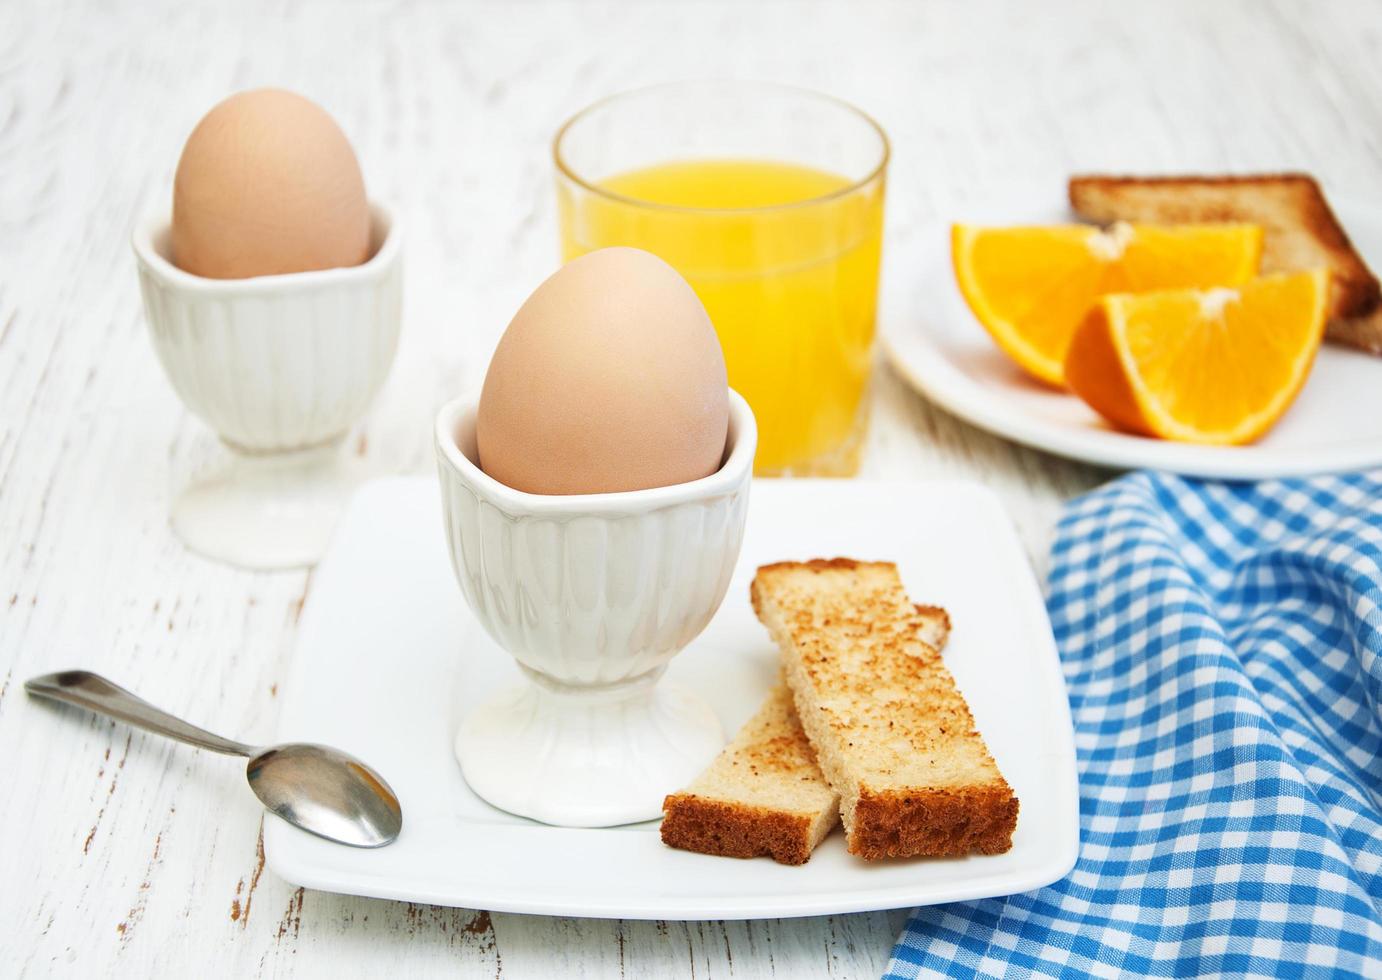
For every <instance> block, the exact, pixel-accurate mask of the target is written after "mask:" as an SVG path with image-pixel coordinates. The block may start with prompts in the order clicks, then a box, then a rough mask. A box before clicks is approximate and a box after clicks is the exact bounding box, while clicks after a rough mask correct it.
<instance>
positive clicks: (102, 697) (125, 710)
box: [24, 670, 256, 756]
mask: <svg viewBox="0 0 1382 980" xmlns="http://www.w3.org/2000/svg"><path fill="white" fill-rule="evenodd" d="M24 690H26V691H28V692H29V693H30V694H32V695H34V696H35V697H40V698H48V699H50V700H52V701H61V702H63V703H64V704H74V705H76V706H77V707H79V708H85V709H86V710H88V711H94V712H96V713H97V714H98V715H106V716H107V717H110V718H116V719H118V720H120V721H123V722H127V723H129V724H131V725H134V726H135V727H136V728H143V729H144V730H145V731H150V732H154V733H156V734H159V735H166V736H168V737H169V738H175V739H177V740H178V741H179V742H186V743H187V744H188V745H195V746H198V747H199V748H203V749H210V750H211V751H212V752H223V753H225V754H226V755H243V756H251V755H254V753H255V751H256V750H255V749H254V748H252V747H250V746H248V745H242V744H241V743H239V742H233V741H231V740H230V739H228V738H221V736H219V735H213V734H211V732H208V731H206V730H204V729H201V728H198V727H197V726H196V725H189V724H188V723H187V722H185V721H183V720H182V719H181V718H174V717H173V716H172V715H170V714H168V712H166V711H163V710H161V709H159V708H155V707H154V706H153V705H151V704H150V703H149V702H147V701H145V700H144V699H143V698H139V697H136V696H135V695H133V694H131V693H130V692H129V691H127V690H125V689H124V688H123V687H120V686H119V685H117V684H112V683H111V682H110V681H108V680H106V679H105V678H104V677H102V676H100V675H99V674H93V673H91V672H90V671H89V670H63V671H59V672H58V673H56V674H44V675H43V676H42V677H34V678H32V679H30V680H28V681H25V682H24Z"/></svg>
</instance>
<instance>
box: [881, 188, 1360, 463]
mask: <svg viewBox="0 0 1382 980" xmlns="http://www.w3.org/2000/svg"><path fill="white" fill-rule="evenodd" d="M1050 199H1051V195H1050V193H1049V188H1048V189H1047V192H1046V193H1045V194H1044V195H1042V196H1040V197H1028V198H1027V203H1026V204H1025V205H1018V206H1016V207H1008V208H1005V209H1004V208H991V207H986V208H985V209H984V213H983V214H982V215H965V216H964V218H963V219H962V220H966V221H970V220H975V221H982V222H985V223H990V224H1005V225H1015V224H1052V223H1057V222H1062V221H1070V220H1073V219H1072V216H1071V215H1070V213H1069V211H1068V210H1067V209H1066V208H1065V207H1064V206H1063V205H1060V204H1051V205H1050V206H1046V207H1041V206H1036V207H1034V206H1033V205H1032V204H1031V201H1032V200H1038V201H1040V200H1050ZM1331 203H1333V205H1334V207H1335V213H1336V214H1337V215H1338V217H1339V220H1340V221H1341V222H1342V223H1343V225H1344V228H1345V229H1346V230H1347V232H1348V234H1349V237H1350V238H1351V239H1352V241H1353V243H1354V245H1355V247H1357V248H1358V250H1359V251H1360V252H1361V253H1362V255H1363V257H1364V258H1365V259H1366V260H1368V262H1369V263H1370V264H1371V265H1372V267H1373V268H1374V269H1377V268H1382V210H1379V209H1378V208H1377V207H1375V206H1368V205H1367V204H1363V203H1359V202H1357V201H1351V200H1349V199H1347V198H1340V199H1337V200H1336V199H1334V198H1331ZM888 246H889V247H888V251H887V258H886V260H885V262H886V264H885V268H884V275H883V288H882V295H881V297H880V308H879V326H880V332H881V336H882V341H883V345H884V348H885V349H886V350H887V352H888V356H889V358H890V359H891V360H892V363H893V365H894V366H895V367H896V368H897V370H898V372H899V373H900V374H901V375H902V376H903V377H904V378H906V379H907V380H908V381H909V382H910V383H911V384H912V385H913V386H915V387H916V389H917V390H918V391H920V392H921V393H922V394H923V395H925V396H926V397H927V398H929V399H930V400H931V401H933V402H935V403H936V404H937V405H939V406H940V407H942V408H944V409H945V410H946V411H948V412H951V413H952V414H954V415H958V416H959V417H960V418H962V419H965V420H966V421H968V422H971V423H973V424H974V425H977V426H979V427H981V428H984V429H987V430H989V431H990V432H994V433H996V434H998V435H1001V436H1006V437H1007V438H1009V439H1013V440H1015V441H1017V442H1021V443H1025V444H1026V445H1028V446H1033V447H1035V448H1037V449H1044V450H1046V451H1047V452H1050V453H1055V454H1056V455H1059V456H1067V457H1069V458H1071V459H1079V460H1084V461H1085V462H1088V463H1094V464H1097V465H1101V466H1113V467H1119V468H1148V469H1155V470H1166V471H1170V472H1173V473H1182V474H1185V475H1187V476H1204V477H1218V478H1225V479H1266V478H1271V477H1280V476H1291V475H1296V474H1304V473H1325V472H1338V471H1340V470H1350V469H1360V468H1363V467H1368V466H1377V465H1382V358H1378V357H1374V356H1372V355H1370V354H1364V353H1361V352H1358V351H1355V350H1351V349H1348V348H1344V347H1339V346H1335V345H1334V344H1328V343H1327V344H1325V345H1324V346H1323V347H1322V348H1321V350H1320V353H1319V357H1318V358H1317V359H1316V361H1315V367H1314V370H1313V371H1312V372H1311V375H1310V378H1309V380H1308V381H1306V384H1305V388H1304V389H1303V390H1302V391H1301V393H1300V396H1299V398H1297V400H1296V403H1295V404H1294V405H1293V406H1292V407H1291V409H1290V410H1289V411H1288V412H1287V413H1286V415H1285V416H1284V417H1283V418H1282V420H1281V421H1280V422H1279V423H1277V425H1276V427H1275V428H1273V429H1272V430H1271V431H1270V432H1269V433H1267V435H1266V436H1265V437H1264V438H1263V439H1262V440H1261V441H1259V442H1258V443H1256V444H1254V445H1251V446H1227V447H1220V446H1195V445H1187V444H1184V443H1175V442H1163V441H1161V440H1157V439H1149V438H1145V437H1142V436H1135V435H1128V434H1126V433H1122V432H1118V431H1116V430H1115V429H1113V428H1111V427H1110V426H1109V425H1108V424H1107V423H1105V422H1104V421H1103V420H1102V419H1101V418H1100V417H1099V416H1098V415H1096V414H1095V413H1094V412H1093V411H1092V410H1091V409H1090V408H1089V407H1088V406H1086V405H1085V404H1084V402H1082V401H1080V399H1078V398H1076V397H1075V396H1074V395H1071V394H1066V393H1063V392H1059V391H1054V390H1052V389H1049V388H1047V387H1045V386H1043V385H1041V384H1040V383H1038V382H1036V381H1033V380H1031V379H1029V378H1028V377H1027V376H1026V375H1025V374H1023V373H1022V371H1021V370H1020V369H1019V368H1018V367H1017V365H1015V364H1014V363H1013V362H1012V361H1010V360H1009V359H1008V357H1007V356H1006V355H1005V354H1003V352H1002V351H1000V350H999V349H998V347H997V346H996V345H995V344H994V343H993V341H992V340H990V339H989V336H988V334H987V333H986V332H985V330H984V328H983V327H982V326H981V325H980V324H979V321H977V320H976V319H975V318H974V316H973V314H971V313H970V312H969V308H968V307H967V306H966V305H965V302H964V299H963V297H962V296H961V295H960V291H959V289H958V287H957V286H956V285H955V277H954V275H953V273H952V272H951V265H950V235H949V227H948V226H930V227H927V228H924V229H922V230H920V231H919V232H918V233H917V234H915V235H912V236H910V237H909V238H907V239H906V240H904V241H901V242H898V241H890V242H889V243H888Z"/></svg>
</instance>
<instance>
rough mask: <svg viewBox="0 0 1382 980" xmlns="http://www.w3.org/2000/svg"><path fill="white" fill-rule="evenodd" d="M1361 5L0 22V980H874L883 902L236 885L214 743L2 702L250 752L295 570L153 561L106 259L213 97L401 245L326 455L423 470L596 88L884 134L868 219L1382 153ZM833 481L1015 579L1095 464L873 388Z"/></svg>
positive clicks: (523, 279)
mask: <svg viewBox="0 0 1382 980" xmlns="http://www.w3.org/2000/svg"><path fill="white" fill-rule="evenodd" d="M1379 55H1382V15H1379V8H1377V6H1376V5H1375V4H1370V3H1367V2H1363V0H1360V2H1336V3H1329V4H1312V5H1309V6H1308V7H1307V6H1306V5H1304V4H1292V3H1287V2H1280V3H1260V2H1253V0H1233V2H1227V0H1226V2H1220V3H1214V4H1203V3H1199V2H1197V0H1171V2H1158V3H1145V4H1138V5H1132V4H1116V5H1115V4H1105V3H1101V2H1097V0H1087V2H1072V3H1064V2H1063V3H1045V4H1027V3H1022V2H1011V3H1004V2H989V0H984V2H976V3H966V4H951V3H890V2H860V3H848V4H846V3H830V4H818V3H764V4H745V3H738V2H675V3H659V4H637V3H633V2H623V3H614V2H610V3H588V4H575V3H553V2H540V0H539V2H529V3H512V4H510V3H468V4H449V5H442V4H427V3H406V2H402V3H387V4H385V3H360V4H351V5H345V4H337V3H328V2H306V3H300V4H290V3H270V2H263V0H252V2H243V3H236V4H217V5H209V4H208V5H198V4H189V3H176V2H161V3H141V4H134V3H129V4H123V5H111V4H98V3H95V2H77V0H51V2H50V0H17V2H16V0H10V2H8V3H3V4H0V772H3V773H4V774H5V790H4V792H3V793H0V827H3V829H4V831H5V832H6V835H5V836H6V846H5V847H4V848H0V882H3V886H0V962H3V963H4V964H6V965H5V967H4V968H3V970H0V972H4V973H6V974H12V973H13V972H15V971H17V972H19V973H20V974H21V975H25V976H36V977H38V976H49V975H56V976H94V975H102V974H120V975H140V976H143V975H160V976H176V975H236V976H248V975H273V976H326V975H329V976H332V977H344V976H357V975H361V976H362V975H370V974H378V973H382V972H385V971H388V972H389V973H391V974H393V975H397V976H420V975H428V974H433V973H439V972H442V971H443V970H444V971H446V972H448V973H450V974H452V975H460V976H477V977H501V978H513V977H551V976H582V975H584V976H592V977H605V976H628V977H649V976H676V977H692V976H693V977H697V978H721V977H730V976H734V977H747V978H753V977H793V978H797V977H816V976H821V977H825V976H831V977H869V976H876V975H877V974H878V973H879V972H880V971H881V970H882V968H883V966H884V964H885V963H886V961H887V955H888V951H889V947H890V945H891V943H892V941H893V938H894V936H895V934H896V931H897V929H898V928H899V926H900V925H901V923H902V921H903V918H904V917H905V913H904V912H888V913H875V914H863V915H848V916H830V917H824V918H816V919H803V920H792V921H758V922H729V923H719V922H689V923H675V922H672V923H666V922H647V923H643V922H618V921H598V920H597V921H589V920H575V919H553V918H541V917H522V916H509V915H498V914H496V915H493V916H491V915H489V914H487V913H485V912H483V911H472V910H458V909H445V908H433V907H427V906H417V905H408V904H403V903H390V902H382V901H370V900H362V899H354V898H348V897H342V896H336V895H329V894H323V893H318V892H304V891H303V890H301V889H297V888H295V887H293V886H291V885H289V884H287V883H286V882H283V881H281V880H279V879H277V878H276V877H275V876H274V875H273V874H272V873H271V872H267V871H265V870H264V864H263V854H262V849H261V844H260V842H259V839H260V838H259V835H260V816H259V813H258V811H257V810H256V808H255V807H254V806H253V804H252V800H251V798H250V796H249V794H248V793H246V792H245V791H244V788H243V786H242V785H240V784H239V775H238V771H237V765H236V763H235V762H234V761H233V760H228V759H225V758H222V757H217V756H212V755H209V754H200V753H197V752H195V751H191V750H188V749H186V748H183V747H181V746H176V745H173V744H171V743H168V742H165V741H163V740H160V739H157V738H154V737H145V736H144V735H141V734H137V733H132V732H130V730H128V729H126V728H123V727H121V726H118V725H113V724H110V723H107V722H103V721H100V720H97V719H94V718H91V717H89V716H83V715H80V714H77V713H74V712H69V711H65V710H60V709H53V708H50V707H47V706H44V705H40V704H36V703H31V702H30V701H28V700H27V699H26V698H25V697H24V696H23V694H22V690H21V688H22V680H23V679H24V678H25V677H28V676H30V675H33V674H36V673H40V672H42V671H47V670H53V669H57V668H61V667H65V666H71V665H77V664H80V665H83V666H89V667H93V668H96V669H99V670H102V671H104V672H106V673H109V674H110V675H111V676H112V677H114V678H116V679H118V680H120V681H121V682H123V683H126V684H128V685H129V686H131V687H133V688H135V689H136V690H138V691H139V692H140V693H142V694H143V695H145V696H146V697H148V698H150V699H151V700H153V701H154V702H155V703H158V704H162V705H166V706H167V707H169V708H172V709H175V710H178V711H181V712H183V713H185V714H186V715H187V716H188V717H189V718H191V719H194V720H196V721H198V722H201V723H204V724H206V725H208V726H209V727H211V728H213V729H216V730H219V731H224V732H225V733H227V734H230V735H235V736H237V737H241V738H245V739H248V740H264V739H267V738H268V737H269V736H270V734H271V733H272V731H273V729H274V723H275V717H276V711H277V692H278V684H279V683H280V681H281V679H282V678H283V677H284V675H285V669H286V667H287V665H288V663H289V660H290V658H291V656H292V651H293V645H294V642H295V633H296V628H297V619H298V614H299V611H300V609H301V607H302V602H303V600H304V597H305V595H306V594H307V592H308V590H309V589H310V584H311V579H310V576H308V575H306V574H279V575H256V574H249V573H243V572H238V571H234V570H231V569H228V568H223V567H220V566H217V565H213V564H209V563H207V562H204V561H202V560H200V559H197V558H195V557H193V556H192V555H189V554H188V553H186V552H185V551H184V550H183V549H182V548H181V546H179V544H178V543H177V542H176V541H175V540H174V539H173V538H172V536H171V535H170V533H169V531H168V528H167V512H168V503H169V499H170V496H171V495H172V493H173V492H174V491H175V490H176V488H178V487H180V486H182V485H183V484H184V483H185V482H186V481H187V480H188V478H189V477H190V476H191V475H192V474H193V473H195V472H197V471H199V470H202V469H204V468H206V467H209V466H214V465H215V464H216V462H217V460H218V459H219V457H220V453H221V450H220V449H219V448H218V446H217V443H216V441H215V439H214V437H213V436H212V434H211V433H210V432H209V431H208V430H207V429H206V428H205V427H204V426H203V425H201V424H200V423H199V422H198V421H197V420H195V419H193V418H191V417H189V416H188V415H187V413H186V412H185V410H184V409H183V408H182V406H181V405H180V404H179V402H178V401H177V399H176V398H175V397H174V395H173V393H172V391H171V389H170V388H169V387H168V385H167V383H166V381H165V380H164V378H163V377H162V375H161V373H160V370H159V367H158V365H157V363H156V361H155V359H154V356H153V353H152V350H151V348H150V345H149V342H148V339H147V337H146V331H145V327H144V324H143V318H142V313H141V310H140V305H139V296H138V290H137V285H136V279H135V274H134V267H133V260H132V257H131V255H130V250H129V245H128V236H129V232H130V229H131V226H132V223H133V222H134V220H135V218H136V216H137V215H139V214H141V213H142V212H143V211H144V210H145V209H147V208H149V207H152V206H155V205H161V204H162V205H166V202H167V199H168V188H169V185H170V181H171V176H172V172H173V168H174V166H175V164H176V161H177V155H178V152H179V150H180V148H181V144H182V141H183V139H184V138H185V136H186V134H187V133H188V132H189V131H190V129H191V127H192V126H193V124H194V123H195V122H196V120H197V119H198V118H199V116H200V115H201V114H202V113H203V112H204V111H205V110H206V109H207V108H208V107H210V106H211V105H212V104H213V103H214V102H216V101H217V100H218V99H220V98H221V97H223V96H224V95H226V94H228V93H229V92H231V91H233V90H236V89H239V88H244V87H248V86H253V85H261V84H276V85H283V86H287V87H291V88H295V89H298V90H300V91H302V92H304V93H306V94H308V95H309V96H311V97H312V98H314V99H316V100H318V101H319V102H321V103H322V104H323V105H324V106H326V107H327V109H328V110H329V111H331V112H332V113H333V114H334V115H335V116H336V118H337V119H338V120H339V121H340V122H341V124H342V125H343V127H344V128H345V130H346V132H347V133H348V134H349V135H350V136H351V138H352V139H353V141H354V143H355V145H356V148H357V151H358V153H359V155H360V158H361V160H362V163H363V165H364V170H365V175H366V180H367V183H368V186H369V187H370V188H371V191H372V193H373V194H375V195H377V196H379V197H381V198H385V199H387V200H389V201H391V202H393V203H394V204H395V205H396V206H397V207H398V208H399V210H400V211H401V213H402V215H403V217H404V220H405V221H406V223H407V248H406V251H407V258H406V262H407V283H406V287H405V289H406V293H405V324H404V335H403V340H402V345H401V347H400V350H399V355H398V361H397V364H396V366H395V368H394V371H393V375H392V377H391V379H390V382H389V384H388V386H387V388H386V389H385V391H384V392H383V394H382V395H381V397H380V398H379V400H378V401H377V403H376V405H375V406H374V409H373V410H372V412H371V413H370V415H369V417H368V418H367V419H366V420H365V421H364V422H363V423H362V424H361V426H360V427H359V430H358V431H357V432H356V433H355V435H354V436H353V439H352V442H351V445H352V446H354V447H355V448H356V450H357V451H358V452H359V453H360V454H361V456H362V457H364V459H366V460H367V461H368V462H369V464H370V465H372V466H373V467H376V468H377V470H378V471H379V472H381V473H382V472H390V471H423V470H426V469H427V468H428V467H429V466H430V448H429V444H428V432H429V422H430V420H431V416H432V413H433V410H434V408H435V407H436V405H438V404H439V403H440V402H441V401H442V400H444V399H445V398H446V397H449V396H451V395H453V394H455V393H457V392H459V391H461V390H462V389H465V388H467V387H471V386H474V385H476V384H477V383H478V382H479V380H480V378H481V377H482V375H483V370H484V366H485V363H486V360H487V357H488V354H489V352H490V350H491V349H492V348H493V345H494V343H495V341H496V340H497V339H498V335H499V332H500V331H501V330H502V329H503V327H504V325H505V324H506V322H507V321H508V318H509V316H510V314H511V313H512V311H513V310H514V309H516V307H517V306H518V304H519V302H520V301H521V300H522V299H523V298H524V297H525V296H526V294H527V293H528V291H529V290H530V289H531V288H532V287H533V286H534V285H535V284H536V283H537V282H538V281H540V280H541V279H542V278H543V277H544V276H545V275H546V274H547V273H548V272H549V271H550V270H551V269H552V268H553V267H554V265H555V262H556V254H557V250H556V234H555V216H554V211H555V205H554V200H553V194H552V190H551V186H550V179H551V178H550V164H549V156H548V150H547V141H548V138H549V137H550V135H551V133H552V132H553V130H554V129H555V128H556V126H557V124H558V123H559V121H560V120H562V119H563V118H564V117H565V116H566V115H567V114H569V113H570V112H572V111H573V110H575V109H577V108H579V107H580V106H582V105H584V104H586V103H588V102H590V101H591V100H593V99H595V98H597V97H599V96H602V95H605V94H607V93H610V92H613V91H617V90H620V89H626V88H630V87H633V86H636V85H640V84H644V83H650V82H654V81H661V80H667V79H677V78H694V77H705V76H729V77H748V78H766V79H774V80H781V81H786V82H795V83H801V84H806V85H809V86H811V87H814V88H819V89H824V90H827V91H830V92H834V93H836V94H838V95H841V96H843V97H845V98H848V99H850V100H852V101H855V102H857V103H858V104H860V105H863V106H866V107H867V108H868V109H869V110H870V111H872V112H873V113H874V114H876V115H877V116H878V117H879V118H880V120H881V121H882V122H883V124H884V125H885V126H886V128H887V129H888V130H889V132H890V133H891V135H892V137H893V141H894V146H895V150H896V155H895V158H894V165H893V170H892V179H891V181H890V188H889V195H890V201H889V211H888V221H889V224H890V227H891V230H892V231H893V232H894V233H897V234H907V233H909V231H910V230H911V229H915V228H917V227H919V226H920V225H921V224H923V223H924V222H926V221H929V220H935V219H937V218H943V217H944V216H946V215H947V214H948V213H950V212H951V211H953V209H954V208H956V207H957V206H959V205H962V204H964V203H965V202H970V201H977V200H982V199H983V198H985V197H986V196H988V195H990V194H992V193H994V191H995V188H1000V187H1002V186H1003V185H1005V184H1008V183H1011V182H1014V181H1021V182H1024V183H1025V182H1029V181H1031V180H1033V179H1039V180H1048V181H1050V182H1051V183H1052V186H1053V187H1056V188H1058V187H1059V182H1060V181H1061V179H1062V178H1063V177H1064V175H1065V174H1066V173H1067V172H1069V171H1070V170H1072V169H1077V168H1078V169H1089V170H1107V171H1119V170H1129V169H1144V170H1145V169H1186V170H1220V169H1225V168H1235V167H1236V168H1252V169H1256V168H1262V169H1284V168H1301V169H1306V170H1310V171H1313V172H1315V173H1316V174H1318V175H1319V176H1320V177H1321V178H1323V179H1324V180H1325V181H1326V182H1328V183H1330V184H1331V185H1332V186H1334V187H1338V188H1343V189H1349V188H1353V189H1359V190H1363V191H1365V192H1366V191H1367V190H1368V189H1369V188H1370V187H1371V186H1373V185H1375V183H1376V180H1377V177H1378V175H1379V165H1380V164H1382V102H1379V101H1378V100H1377V99H1375V98H1373V95H1374V94H1375V93H1376V92H1377V91H1378V87H1379V83H1382V56H1379ZM873 397H874V411H873V415H874V424H873V428H872V432H871V435H870V439H869V447H868V456H867V462H866V464H865V471H866V473H867V474H869V475H879V476H884V475H886V476H890V477H899V478H907V477H919V476H928V475H936V474H962V475H967V476H972V477H977V478H979V479H981V480H983V481H985V482H986V483H988V484H989V485H990V486H993V487H994V488H995V489H997V490H998V492H999V493H1000V494H1002V496H1003V497H1004V499H1005V500H1006V502H1007V503H1008V505H1009V507H1010V508H1011V510H1012V513H1013V517H1014V519H1015V521H1016V522H1017V524H1018V527H1019V530H1020V531H1021V533H1022V535H1023V538H1024V540H1025V541H1026V543H1027V545H1028V547H1029V548H1030V550H1031V552H1032V554H1033V556H1034V559H1035V560H1037V561H1038V562H1039V563H1040V562H1041V560H1042V556H1043V555H1044V552H1045V548H1046V544H1047V541H1048V540H1049V536H1050V533H1051V527H1052V523H1053V520H1054V517H1055V514H1056V512H1057V509H1058V507H1059V505H1060V503H1061V502H1062V501H1063V500H1065V499H1067V498H1068V497H1069V496H1071V495H1072V494H1075V493H1078V492H1080V491H1082V490H1084V489H1087V488H1088V487H1090V486H1092V485H1093V484H1094V483H1096V482H1097V481H1099V480H1100V479H1102V478H1103V477H1104V475H1105V474H1102V473H1100V472H1099V471H1096V470H1093V469H1091V468H1088V467H1083V466H1077V465H1072V464H1068V463H1063V462H1060V461H1057V460H1054V459H1052V458H1049V457H1046V456H1042V455H1040V454H1038V453H1034V452H1031V451H1028V450H1025V449H1021V448H1018V447H1015V446H1013V445H1011V444H1009V443H1006V442H1003V441H1002V440H999V439H996V438H993V437H991V436H988V435H986V434H984V433H981V432H979V431H977V430H975V429H973V428H970V427H969V426H967V425H965V424H963V423H961V422H959V421H957V420H955V419H954V418H951V417H950V416H948V415H946V414H944V413H942V412H939V411H937V410H935V409H933V408H931V407H930V406H928V405H927V404H926V403H925V402H923V401H922V400H921V399H919V398H918V397H917V396H916V395H914V394H913V393H911V392H910V391H909V390H908V389H907V388H906V387H905V386H904V385H903V384H902V383H901V382H900V381H899V380H898V379H897V378H896V377H895V376H894V375H893V374H892V373H891V372H889V371H888V370H886V369H882V370H880V372H879V375H878V380H877V384H876V385H875V390H874V396H873Z"/></svg>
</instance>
